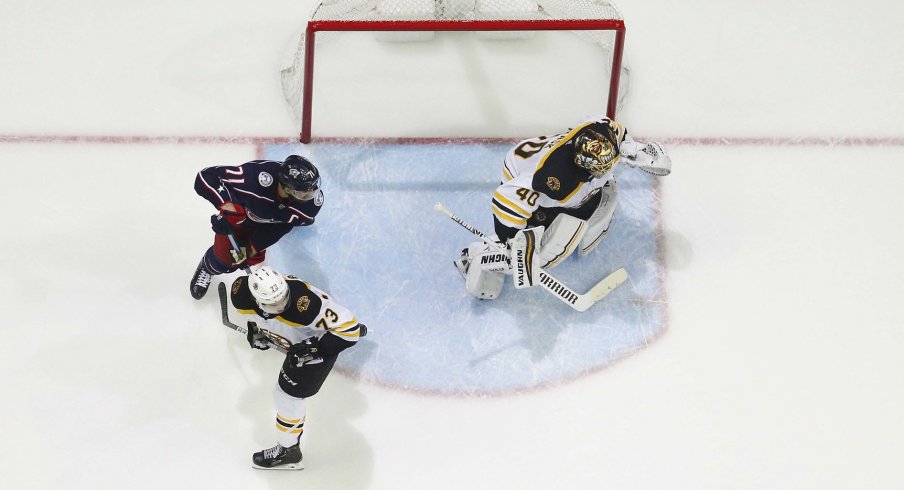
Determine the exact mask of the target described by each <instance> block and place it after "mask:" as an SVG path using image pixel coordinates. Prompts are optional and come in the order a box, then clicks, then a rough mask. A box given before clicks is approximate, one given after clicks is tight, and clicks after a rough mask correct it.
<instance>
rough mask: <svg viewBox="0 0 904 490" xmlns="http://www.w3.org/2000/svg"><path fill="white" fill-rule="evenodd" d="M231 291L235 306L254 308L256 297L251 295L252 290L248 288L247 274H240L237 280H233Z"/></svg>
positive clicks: (241, 308) (242, 308)
mask: <svg viewBox="0 0 904 490" xmlns="http://www.w3.org/2000/svg"><path fill="white" fill-rule="evenodd" d="M230 292H231V294H230V296H231V297H232V305H233V306H235V308H236V309H237V310H251V309H254V306H255V304H256V303H255V302H254V297H253V296H252V295H251V290H250V289H248V277H247V276H239V277H237V278H236V279H235V281H232V288H231V290H230Z"/></svg>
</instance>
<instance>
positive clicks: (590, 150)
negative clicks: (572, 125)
mask: <svg viewBox="0 0 904 490" xmlns="http://www.w3.org/2000/svg"><path fill="white" fill-rule="evenodd" d="M605 133H606V134H605V135H603V134H600V133H598V132H596V131H594V130H592V129H589V128H587V129H584V130H582V131H581V132H580V133H578V135H577V137H576V138H575V139H574V164H575V165H577V166H578V167H581V168H583V169H584V170H586V171H588V172H590V175H592V176H593V177H594V178H600V177H602V176H603V175H606V174H607V173H609V172H610V171H611V170H612V169H613V168H614V167H615V164H616V163H618V159H619V157H620V156H621V154H620V153H619V151H618V144H617V143H616V142H615V140H616V138H615V134H614V133H613V132H612V129H611V128H606V131H605Z"/></svg>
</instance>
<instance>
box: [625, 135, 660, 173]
mask: <svg viewBox="0 0 904 490" xmlns="http://www.w3.org/2000/svg"><path fill="white" fill-rule="evenodd" d="M623 154H624V157H625V163H626V164H627V165H628V166H629V167H634V168H639V169H641V170H643V171H644V172H646V173H648V174H653V175H657V176H660V177H664V176H666V175H668V174H670V173H672V159H671V157H669V154H668V153H666V151H665V148H663V147H662V144H660V143H658V142H656V141H652V142H650V143H647V144H646V145H645V146H644V147H643V148H641V149H640V151H638V152H636V153H634V154H633V155H631V154H629V153H628V152H624V153H623Z"/></svg>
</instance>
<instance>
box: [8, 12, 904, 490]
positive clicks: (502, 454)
mask: <svg viewBox="0 0 904 490" xmlns="http://www.w3.org/2000/svg"><path fill="white" fill-rule="evenodd" d="M312 5H313V3H312V2H311V1H301V2H297V1H289V0H277V1H273V2H269V3H268V4H267V5H252V4H250V3H246V2H237V1H234V0H228V1H225V2H223V1H220V2H212V1H209V0H201V1H198V2H192V4H191V5H185V4H184V2H168V1H164V2H153V3H150V2H140V3H137V4H135V3H133V4H129V5H127V4H122V5H110V4H109V3H108V2H100V1H97V0H85V1H79V2H70V3H67V4H65V5H59V4H58V2H49V1H34V2H27V3H21V4H19V5H14V6H8V7H7V8H6V9H5V10H6V12H5V14H4V15H3V16H2V17H0V60H2V62H3V66H4V68H5V70H4V81H3V85H2V87H3V90H2V91H0V107H3V111H2V114H0V158H2V162H3V165H2V170H3V176H4V182H5V185H4V186H3V187H4V190H3V192H2V193H0V209H4V210H6V213H5V215H4V221H5V224H6V225H5V226H4V230H5V231H4V232H3V233H2V240H0V256H3V257H5V259H6V260H5V264H4V265H5V267H4V273H3V277H4V279H5V280H4V281H2V282H0V305H2V307H3V310H4V311H5V312H6V315H5V316H6V318H7V320H6V321H4V322H3V324H4V327H5V328H4V333H5V335H4V337H3V338H4V340H3V341H2V342H0V368H2V372H3V373H4V376H3V380H4V381H3V394H2V397H3V398H2V402H3V403H2V404H0V407H2V408H0V431H2V432H0V433H2V434H3V436H4V441H5V444H4V445H3V449H2V452H0V487H2V488H72V489H76V488H78V489H82V488H84V489H97V488H105V489H114V488H135V489H143V488H147V489H156V488H224V489H247V488H274V489H283V488H285V489H290V488H291V489H296V488H308V489H312V488H316V489H336V490H351V489H392V490H395V489H422V488H424V489H426V488H429V489H447V488H448V489H460V488H480V489H484V488H486V489H489V488H492V489H498V488H502V489H541V488H567V489H581V490H583V489H601V488H618V489H664V488H680V489H726V488H731V489H764V488H768V489H813V488H819V489H862V488H869V489H897V488H901V487H902V486H904V477H902V476H901V474H900V470H899V468H898V465H899V463H898V462H899V461H900V460H901V458H902V457H904V442H902V441H904V426H902V424H901V422H900V414H901V413H902V411H904V366H902V361H901V352H902V351H904V313H902V309H901V307H900V306H899V297H900V296H901V292H902V290H904V287H902V280H901V277H902V276H904V265H902V261H901V260H900V259H899V258H898V255H899V250H901V249H902V248H904V233H902V231H901V230H900V225H899V223H900V222H901V218H900V216H899V214H900V213H899V210H900V209H901V208H902V205H904V197H902V194H901V192H900V190H899V187H900V182H902V180H904V168H902V161H904V134H902V133H904V111H901V110H900V107H904V91H901V90H900V87H902V86H904V54H902V53H904V38H902V37H901V36H900V34H899V32H898V30H899V28H898V23H899V20H900V19H901V18H902V17H904V15H902V14H904V7H902V6H901V5H899V4H896V3H892V2H882V1H877V0H872V1H867V2H866V3H865V4H860V6H859V7H858V8H857V9H856V10H854V9H852V8H851V6H850V4H848V3H842V2H837V1H829V2H818V3H815V2H797V3H794V4H791V5H789V4H787V3H785V2H759V3H749V2H733V1H732V2H723V3H722V4H720V5H711V4H709V3H706V2H690V3H687V2H685V3H681V4H676V3H674V2H662V1H653V0H644V1H631V2H622V3H620V6H621V8H622V10H623V12H624V14H625V17H626V23H627V26H628V35H627V46H626V58H627V61H628V63H629V64H630V66H631V70H632V72H631V87H630V96H629V99H628V102H627V104H626V105H625V106H624V107H623V108H622V109H621V111H620V119H621V121H622V122H624V123H625V125H626V126H627V127H628V128H629V130H630V131H631V132H632V133H633V134H634V135H635V137H637V138H638V139H641V140H648V139H659V140H661V141H663V142H665V143H666V145H667V146H668V147H669V149H670V152H671V155H672V160H673V162H674V172H673V174H672V175H670V176H668V177H667V178H664V179H652V178H650V177H646V176H643V175H640V174H637V173H636V172H634V173H632V172H631V171H630V169H622V170H621V173H620V175H619V183H620V186H622V187H621V190H622V191H623V192H622V195H621V197H620V204H619V206H620V207H619V210H618V212H617V214H616V221H615V225H614V226H615V227H616V228H615V229H613V231H612V235H611V236H610V237H608V238H607V239H606V241H605V242H604V243H603V245H601V246H600V249H599V250H597V251H596V252H594V253H593V254H591V255H589V256H587V257H584V258H581V259H577V258H574V259H570V261H569V262H566V263H564V264H562V266H561V267H559V268H556V269H554V270H553V273H554V274H555V275H556V276H557V277H560V278H562V279H563V280H566V282H568V283H569V284H573V285H574V287H575V288H576V289H579V290H583V289H584V288H586V287H589V285H590V284H592V283H593V282H594V280H595V278H596V277H597V276H596V274H605V273H607V272H608V271H611V270H613V269H614V268H617V267H620V266H625V267H626V268H627V269H628V270H629V272H630V273H631V280H630V281H629V282H627V283H626V284H625V285H623V286H622V287H620V288H619V289H618V290H616V292H614V293H613V294H612V296H611V297H610V298H607V299H606V300H604V301H603V302H601V303H600V304H598V305H596V306H594V307H593V308H592V309H590V310H588V311H587V312H585V313H582V314H578V313H574V312H573V311H571V310H570V309H568V308H567V307H566V306H565V305H563V304H561V303H559V302H557V301H555V300H554V299H552V298H551V297H549V296H547V295H545V294H544V293H543V292H542V291H539V290H536V291H535V290H529V291H515V290H514V289H512V288H511V286H510V285H507V286H506V289H505V290H504V292H503V296H502V297H501V298H500V299H499V300H498V301H496V302H495V303H491V304H484V303H481V302H476V301H474V300H471V299H469V298H467V297H466V296H465V292H464V289H463V286H462V284H461V280H460V278H459V277H457V274H456V273H455V271H454V270H453V269H452V267H451V263H450V262H451V260H452V259H453V258H454V257H455V255H456V254H457V253H458V251H459V250H460V249H461V247H463V246H464V245H466V244H467V243H468V242H469V241H470V240H471V237H470V236H469V235H468V233H467V232H466V231H464V230H463V229H461V228H460V227H458V226H457V225H455V224H454V223H452V222H451V221H449V220H447V219H445V218H443V217H442V216H441V215H439V214H437V213H435V212H433V211H432V210H431V206H432V204H433V203H434V202H436V201H438V200H440V201H443V202H444V203H445V204H446V205H447V206H449V207H450V208H452V209H453V210H454V211H456V212H457V213H458V214H460V215H462V216H463V217H466V218H467V219H469V220H470V221H472V222H473V223H474V224H476V225H478V226H479V227H481V228H483V229H485V230H488V229H489V228H490V227H491V223H490V221H489V215H488V211H487V201H488V198H489V193H490V192H491V191H492V188H493V183H494V181H495V180H496V179H498V174H497V172H498V171H499V161H500V160H501V158H502V154H503V153H504V151H505V149H506V148H507V145H506V144H503V143H479V142H471V143H470V144H464V143H461V142H460V141H459V140H456V141H449V142H448V143H431V144H424V145H421V144H405V145H386V144H383V143H380V141H379V140H365V141H358V142H356V143H348V142H345V143H342V142H336V141H325V142H320V143H317V142H316V141H315V144H313V145H308V146H297V145H293V144H291V138H292V136H293V135H294V134H296V133H297V126H296V123H295V121H293V119H292V116H291V115H290V114H289V112H288V111H287V110H286V108H285V107H284V104H283V102H282V100H281V94H280V89H279V81H278V73H277V71H278V67H279V65H280V62H281V61H282V59H283V57H284V54H285V50H286V47H287V46H288V45H289V44H290V43H291V39H292V36H293V34H294V33H295V31H297V30H298V29H299V28H300V27H301V26H302V25H303V22H304V19H305V18H306V17H307V16H308V14H309V12H310V10H311V7H312ZM362 42H364V44H365V45H366V46H368V48H367V49H362V48H361V47H360V46H359V47H357V48H356V47H354V45H352V46H342V45H341V44H335V45H333V47H328V46H327V47H325V48H324V52H325V53H326V54H327V55H328V56H326V57H324V58H322V59H321V61H319V63H320V64H319V65H318V77H322V78H321V79H322V80H325V81H326V82H325V83H324V84H323V86H322V87H319V88H318V91H317V92H316V93H315V126H314V134H315V137H317V136H318V135H319V136H339V137H342V136H380V137H381V136H402V137H423V136H427V137H434V138H444V137H450V138H451V137H490V138H496V137H503V138H510V137H514V136H525V137H526V136H533V135H537V134H543V133H546V132H555V131H559V130H562V129H564V128H565V127H567V126H568V125H569V124H571V123H573V122H574V121H575V120H577V119H579V118H580V117H582V116H583V115H585V114H587V113H593V112H600V111H602V110H603V107H601V104H602V97H601V94H600V91H599V86H600V78H601V74H600V73H598V70H597V69H596V68H593V66H595V64H594V63H587V62H586V60H587V59H588V56H592V53H591V54H589V55H588V53H587V52H585V51H584V50H585V48H584V47H582V46H581V45H580V44H579V43H575V42H573V40H559V39H555V40H553V39H551V38H547V37H545V36H539V37H538V38H535V39H532V40H530V41H527V42H526V43H523V44H517V43H503V44H501V45H499V44H497V45H487V44H486V43H482V42H478V41H477V40H474V39H472V38H468V37H462V36H438V37H437V38H436V39H435V40H434V41H433V42H431V43H428V44H425V45H421V46H415V47H404V48H403V47H398V46H387V45H384V44H381V43H374V42H371V43H370V44H367V42H366V40H364V41H362ZM330 50H332V52H331V51H330ZM329 55H332V58H330V56H329ZM409 55H419V56H421V59H422V61H423V64H422V65H420V66H417V67H412V65H411V63H410V58H409ZM423 58H427V59H426V60H423ZM556 63H560V64H561V66H559V65H555V64H556ZM526 66H527V67H528V68H527V71H519V70H522V69H524V67H526ZM537 66H542V67H545V68H546V69H543V70H538V69H537V68H536V67H537ZM500 67H502V68H503V69H502V70H501V71H502V73H501V74H500ZM539 72H542V76H541V75H540V74H539ZM532 73H533V74H536V75H537V76H532ZM557 77H560V78H557ZM527 102H529V103H527ZM293 151H297V152H301V153H305V154H308V155H310V156H311V157H312V158H314V159H315V161H316V162H317V163H318V165H320V166H321V167H322V170H323V172H324V175H325V177H324V189H325V192H326V204H325V208H324V211H323V214H322V215H321V217H320V219H319V220H318V222H317V224H315V225H314V226H313V227H311V228H309V229H303V230H299V231H297V232H294V233H293V234H291V235H290V236H288V237H287V238H286V239H284V241H283V242H281V243H280V244H279V245H278V246H277V247H275V248H274V249H273V250H272V253H271V254H270V261H271V263H272V264H273V265H274V266H276V267H280V268H286V269H294V270H292V271H289V272H294V273H297V274H298V275H301V276H303V277H305V278H306V279H309V280H310V281H312V282H313V283H315V284H316V285H318V286H321V287H323V288H324V289H326V290H328V291H330V292H332V293H333V294H335V295H336V296H337V297H339V298H340V299H341V300H342V301H343V302H344V303H346V304H347V305H348V306H350V307H351V308H352V309H353V310H354V311H355V312H356V313H357V314H358V315H359V317H360V319H361V320H362V321H363V322H364V323H367V324H368V325H369V326H371V327H372V329H373V335H371V336H369V337H368V338H367V340H366V341H364V342H363V343H362V344H361V345H359V346H357V347H356V348H355V349H354V350H352V351H348V352H347V353H345V354H343V358H342V362H341V364H340V366H339V370H338V372H336V373H334V374H333V375H332V376H331V377H330V378H329V379H328V380H327V382H326V384H325V385H324V388H323V389H322V391H321V392H320V393H319V394H318V395H317V396H316V397H314V398H312V399H311V400H310V401H309V403H308V424H306V435H305V439H304V442H303V444H304V450H305V460H306V464H307V469H305V470H304V471H302V472H261V471H255V470H252V469H251V468H250V464H249V459H250V455H251V453H252V452H253V451H256V450H259V449H261V448H264V447H269V446H271V445H272V444H273V434H272V423H273V417H272V414H273V412H272V407H271V401H270V391H271V389H272V386H273V383H274V381H275V377H276V374H277V372H278V368H279V364H280V362H281V359H280V357H279V356H277V355H275V354H272V353H261V352H256V351H252V350H251V349H249V348H248V346H247V343H246V342H245V340H244V339H243V338H241V336H238V335H235V334H234V332H232V331H230V330H228V329H226V328H224V327H222V326H221V325H220V323H219V312H218V305H217V304H216V301H215V299H214V296H213V295H212V294H211V295H209V296H208V297H207V298H205V299H204V300H203V301H200V302H195V301H193V300H192V299H191V298H190V296H189V295H188V291H187V286H188V284H187V283H188V280H189V278H190V276H191V273H192V271H193V270H194V267H195V265H196V264H197V261H198V259H199V257H200V255H201V254H202V253H203V251H204V250H205V248H206V247H207V246H208V245H209V241H210V238H211V237H210V231H209V225H208V221H207V220H208V218H207V217H208V215H209V214H210V213H211V209H210V207H209V205H208V204H207V203H206V202H204V201H203V200H202V199H200V198H199V197H197V196H196V195H195V194H194V193H193V192H192V181H193V178H194V175H195V173H196V172H197V171H198V170H199V169H200V168H201V167H204V166H208V165H213V164H221V163H236V164H237V163H241V162H244V161H247V160H251V159H254V158H258V157H273V158H281V157H282V156H285V155H286V154H288V153H289V152H293ZM227 279H228V278H227ZM346 354H348V355H346Z"/></svg>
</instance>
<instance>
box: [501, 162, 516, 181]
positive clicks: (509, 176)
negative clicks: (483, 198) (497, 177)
mask: <svg viewBox="0 0 904 490" xmlns="http://www.w3.org/2000/svg"><path fill="white" fill-rule="evenodd" d="M502 175H503V176H504V177H505V180H512V179H514V178H515V177H514V175H515V174H514V173H512V171H511V170H510V169H509V167H508V162H507V161H505V160H503V161H502Z"/></svg>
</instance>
